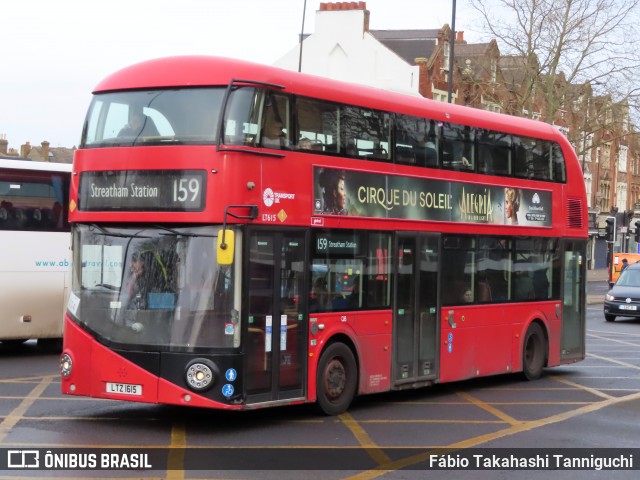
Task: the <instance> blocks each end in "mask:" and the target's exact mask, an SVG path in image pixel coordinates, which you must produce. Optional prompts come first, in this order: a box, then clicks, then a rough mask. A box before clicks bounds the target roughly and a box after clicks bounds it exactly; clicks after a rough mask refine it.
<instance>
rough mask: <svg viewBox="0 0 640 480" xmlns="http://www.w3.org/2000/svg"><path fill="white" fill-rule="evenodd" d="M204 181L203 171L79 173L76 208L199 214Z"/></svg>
mask: <svg viewBox="0 0 640 480" xmlns="http://www.w3.org/2000/svg"><path fill="white" fill-rule="evenodd" d="M206 182H207V175H206V171H205V170H119V171H104V172H83V173H82V174H81V176H80V188H79V193H78V208H79V210H83V211H97V210H100V211H131V212H197V211H202V210H204V207H205V198H206V195H205V193H206V186H207V185H206Z"/></svg>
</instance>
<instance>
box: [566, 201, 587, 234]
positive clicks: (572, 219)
mask: <svg viewBox="0 0 640 480" xmlns="http://www.w3.org/2000/svg"><path fill="white" fill-rule="evenodd" d="M567 200H568V203H567V206H568V211H567V220H568V225H569V228H582V227H583V224H582V201H581V200H580V199H576V198H569V199H567Z"/></svg>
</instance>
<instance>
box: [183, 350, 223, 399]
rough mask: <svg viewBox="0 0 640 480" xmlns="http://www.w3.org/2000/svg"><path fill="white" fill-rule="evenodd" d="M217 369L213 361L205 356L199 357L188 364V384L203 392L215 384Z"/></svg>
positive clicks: (193, 388)
mask: <svg viewBox="0 0 640 480" xmlns="http://www.w3.org/2000/svg"><path fill="white" fill-rule="evenodd" d="M216 370H217V369H216V367H215V365H214V364H213V362H211V361H209V360H207V359H205V358H197V359H195V360H193V361H192V362H191V363H189V365H187V372H186V380H187V384H188V385H189V387H190V388H191V389H192V390H194V391H196V392H203V391H205V390H207V389H208V388H211V387H212V386H213V383H214V381H215V379H216V376H215V373H214V372H216Z"/></svg>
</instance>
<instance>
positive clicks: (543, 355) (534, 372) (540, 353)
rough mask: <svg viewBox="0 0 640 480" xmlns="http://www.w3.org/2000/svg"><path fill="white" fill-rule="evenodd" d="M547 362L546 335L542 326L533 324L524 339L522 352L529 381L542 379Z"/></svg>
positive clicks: (523, 363) (523, 367) (524, 370)
mask: <svg viewBox="0 0 640 480" xmlns="http://www.w3.org/2000/svg"><path fill="white" fill-rule="evenodd" d="M546 360H547V348H546V341H545V339H544V333H543V332H542V328H541V327H540V325H538V324H537V323H532V324H531V325H530V326H529V328H528V329H527V334H526V335H525V337H524V348H523V351H522V370H523V373H524V376H525V377H526V378H527V380H536V379H538V378H540V376H541V375H542V369H543V368H544V364H545V362H546Z"/></svg>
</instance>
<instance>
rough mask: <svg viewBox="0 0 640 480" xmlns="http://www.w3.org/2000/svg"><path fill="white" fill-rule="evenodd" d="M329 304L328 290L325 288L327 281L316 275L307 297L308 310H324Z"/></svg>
mask: <svg viewBox="0 0 640 480" xmlns="http://www.w3.org/2000/svg"><path fill="white" fill-rule="evenodd" d="M328 305H329V291H328V289H327V281H326V280H325V279H324V278H323V277H318V278H316V279H315V281H314V282H313V286H312V287H311V295H310V298H309V311H310V312H324V311H326V310H327V307H328Z"/></svg>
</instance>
